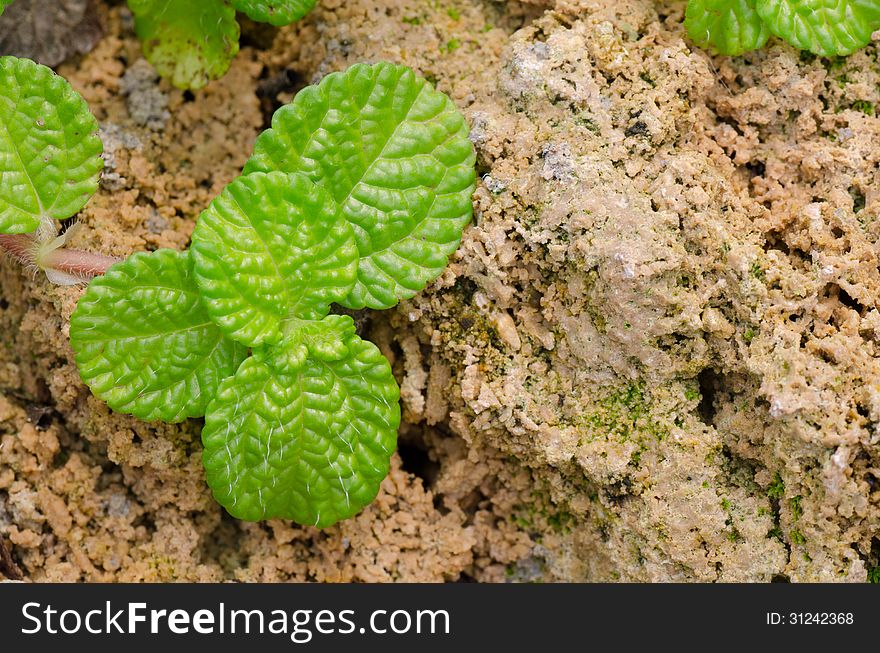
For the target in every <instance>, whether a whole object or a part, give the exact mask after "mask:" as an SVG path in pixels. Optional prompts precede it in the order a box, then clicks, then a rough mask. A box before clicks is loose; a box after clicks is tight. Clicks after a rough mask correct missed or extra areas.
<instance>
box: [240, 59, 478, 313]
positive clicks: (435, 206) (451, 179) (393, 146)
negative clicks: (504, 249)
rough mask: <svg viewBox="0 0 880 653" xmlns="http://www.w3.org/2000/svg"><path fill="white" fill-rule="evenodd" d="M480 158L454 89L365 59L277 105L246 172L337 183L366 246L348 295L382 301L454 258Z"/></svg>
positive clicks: (361, 301)
mask: <svg viewBox="0 0 880 653" xmlns="http://www.w3.org/2000/svg"><path fill="white" fill-rule="evenodd" d="M474 162H475V154H474V148H473V145H472V144H471V142H470V140H468V126H467V123H466V122H465V119H464V117H463V116H462V115H461V114H460V113H459V112H458V110H457V109H456V108H455V105H454V104H453V103H452V101H451V100H450V99H449V98H448V97H447V96H446V95H444V94H443V93H440V92H438V91H436V90H434V89H433V88H432V87H431V85H430V84H428V82H426V81H425V80H424V79H422V78H421V77H418V76H416V75H415V74H414V73H413V71H412V70H410V69H409V68H407V67H405V66H399V65H394V64H390V63H379V64H375V65H366V64H357V65H355V66H352V67H351V68H349V69H348V70H346V71H345V72H341V73H333V74H331V75H328V76H327V77H326V78H324V80H323V81H322V82H321V83H320V84H319V85H317V86H313V87H309V88H306V89H304V90H303V91H301V92H300V93H299V94H298V95H297V96H296V98H294V100H293V102H292V103H290V104H289V105H287V106H285V107H282V108H281V109H280V110H279V111H277V112H276V113H275V116H274V118H273V119H272V128H271V129H269V130H267V131H265V132H263V134H262V135H261V136H260V137H259V138H258V139H257V143H256V146H255V149H254V155H253V157H252V158H251V160H250V161H249V162H248V164H247V165H246V167H245V173H246V174H247V173H252V172H260V171H263V172H268V171H271V170H282V171H285V172H303V173H305V174H307V175H308V176H309V177H310V178H311V179H312V180H314V181H316V182H318V183H320V184H321V185H322V186H324V187H325V188H327V189H329V190H330V192H331V193H332V194H333V197H334V198H335V199H336V200H337V202H339V204H340V206H341V207H342V212H343V214H344V216H345V217H346V219H347V220H348V221H349V222H350V223H351V224H352V226H353V227H354V233H355V238H356V240H357V245H358V249H359V251H360V255H361V261H360V265H359V267H358V279H357V283H356V284H355V286H354V288H353V289H352V291H351V293H350V294H349V295H348V297H347V298H346V299H345V300H344V302H341V303H343V304H344V305H345V306H348V307H350V308H363V307H365V306H369V307H370V308H378V309H382V308H390V307H392V306H394V305H395V304H397V302H398V301H399V300H400V299H406V298H409V297H412V296H413V295H414V294H416V293H417V292H418V291H420V290H421V289H422V288H424V287H425V285H426V284H427V283H428V282H429V281H431V280H433V279H435V278H436V277H437V276H438V275H439V274H440V273H441V272H442V271H443V269H444V268H445V267H446V264H447V258H448V256H449V255H450V254H452V253H453V252H454V251H455V250H456V248H457V247H458V245H459V242H460V240H461V233H462V229H463V228H464V226H465V225H466V224H467V222H468V221H469V220H470V218H471V214H472V203H471V196H472V194H473V191H474V186H475V172H474Z"/></svg>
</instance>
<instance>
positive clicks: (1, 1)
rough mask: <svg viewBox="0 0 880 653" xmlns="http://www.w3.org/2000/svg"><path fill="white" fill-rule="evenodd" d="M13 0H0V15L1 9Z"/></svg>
mask: <svg viewBox="0 0 880 653" xmlns="http://www.w3.org/2000/svg"><path fill="white" fill-rule="evenodd" d="M14 1H15V0H0V16H2V15H3V10H4V9H6V7H8V6H9V5H11V4H12V3H13V2H14Z"/></svg>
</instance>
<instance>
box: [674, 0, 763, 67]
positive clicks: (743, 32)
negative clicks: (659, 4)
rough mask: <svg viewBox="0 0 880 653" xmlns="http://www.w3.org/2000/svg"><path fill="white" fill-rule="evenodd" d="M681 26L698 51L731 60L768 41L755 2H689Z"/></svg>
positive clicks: (725, 0) (714, 0) (727, 0)
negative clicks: (708, 52) (726, 57)
mask: <svg viewBox="0 0 880 653" xmlns="http://www.w3.org/2000/svg"><path fill="white" fill-rule="evenodd" d="M684 26H685V28H687V33H688V36H690V38H691V40H692V41H693V42H694V43H696V44H697V45H699V46H700V47H703V48H707V49H712V50H715V51H716V52H718V53H719V54H725V55H730V56H733V55H738V54H742V53H743V52H748V51H749V50H755V49H757V48H760V47H761V46H762V45H764V44H765V43H766V42H767V39H769V38H770V30H769V29H768V28H767V25H766V24H764V21H763V20H761V17H760V16H759V15H758V12H757V11H755V0H690V2H688V6H687V10H686V11H685V18H684Z"/></svg>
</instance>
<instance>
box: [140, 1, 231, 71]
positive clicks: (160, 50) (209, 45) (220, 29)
mask: <svg viewBox="0 0 880 653" xmlns="http://www.w3.org/2000/svg"><path fill="white" fill-rule="evenodd" d="M128 6H129V8H130V9H131V11H132V13H133V14H134V19H135V21H134V24H135V30H136V31H137V35H138V37H139V38H140V40H141V43H142V45H143V48H144V54H145V55H146V57H147V59H148V60H149V62H150V63H151V64H153V66H155V67H156V70H157V71H159V74H160V75H161V76H162V77H167V78H168V79H169V80H171V83H172V84H174V85H175V86H176V87H178V88H191V89H199V88H202V87H203V86H205V84H207V83H208V82H209V81H211V80H212V79H217V78H218V77H222V76H223V74H224V73H225V72H226V71H227V70H228V69H229V64H230V62H231V61H232V59H233V58H234V57H235V55H236V53H237V52H238V37H239V34H240V29H239V26H238V21H237V20H236V19H235V9H233V8H232V7H231V6H230V5H229V3H228V2H226V0H128Z"/></svg>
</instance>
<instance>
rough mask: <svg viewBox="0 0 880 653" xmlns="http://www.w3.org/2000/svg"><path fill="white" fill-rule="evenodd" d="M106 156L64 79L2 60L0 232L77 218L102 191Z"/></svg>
mask: <svg viewBox="0 0 880 653" xmlns="http://www.w3.org/2000/svg"><path fill="white" fill-rule="evenodd" d="M102 152H103V145H102V144H101V139H100V138H99V137H98V122H97V121H96V120H95V118H94V116H92V114H91V113H90V112H89V108H88V106H87V105H86V103H85V101H84V100H83V99H82V98H81V97H80V96H79V94H78V93H77V92H76V91H74V90H73V88H71V86H70V84H68V83H67V81H66V80H64V79H63V78H61V77H59V76H58V75H56V74H55V73H54V72H52V70H50V69H49V68H46V67H45V66H41V65H39V64H36V63H34V62H33V61H30V60H28V59H18V58H16V57H0V233H25V232H29V231H34V230H35V229H36V228H37V227H38V226H39V225H40V222H41V221H43V220H53V219H59V220H63V219H65V218H69V217H70V216H72V215H74V214H75V213H76V212H77V211H79V210H80V209H81V208H82V207H83V206H84V205H85V203H86V202H87V201H88V200H89V198H90V197H91V196H92V195H94V193H95V191H96V190H97V189H98V181H99V179H100V177H101V170H102V169H103V167H104V161H103V159H102V158H101V153H102Z"/></svg>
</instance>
